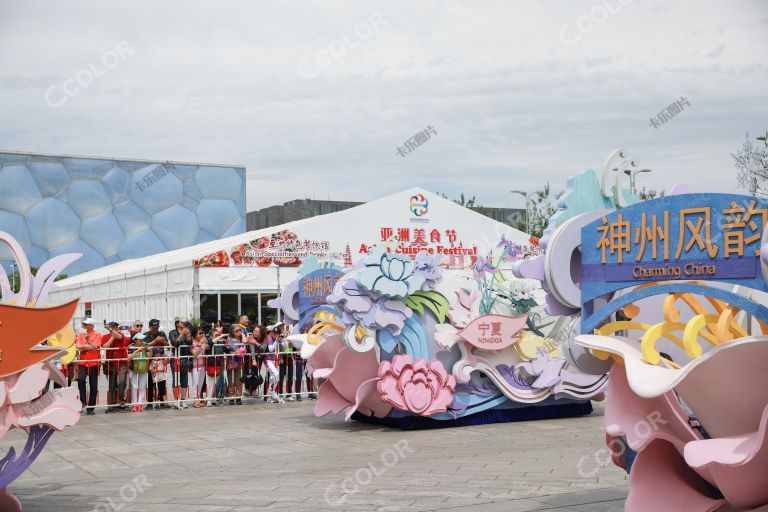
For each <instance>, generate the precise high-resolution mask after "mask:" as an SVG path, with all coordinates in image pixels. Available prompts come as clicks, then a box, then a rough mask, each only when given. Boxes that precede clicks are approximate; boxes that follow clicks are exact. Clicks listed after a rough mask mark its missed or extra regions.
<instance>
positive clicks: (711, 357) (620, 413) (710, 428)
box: [576, 335, 768, 512]
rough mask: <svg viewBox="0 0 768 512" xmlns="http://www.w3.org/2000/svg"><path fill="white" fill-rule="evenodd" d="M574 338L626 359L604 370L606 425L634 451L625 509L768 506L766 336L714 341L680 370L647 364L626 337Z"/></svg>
mask: <svg viewBox="0 0 768 512" xmlns="http://www.w3.org/2000/svg"><path fill="white" fill-rule="evenodd" d="M576 341H577V343H580V344H581V345H583V346H585V347H587V348H589V349H592V350H599V351H604V352H607V353H609V354H613V355H614V356H615V357H617V358H620V360H621V361H622V363H623V364H619V363H614V364H613V366H612V368H611V371H610V380H609V390H610V392H609V393H608V399H607V402H606V409H605V411H606V412H605V414H606V415H605V424H606V433H607V434H608V435H609V436H612V437H616V436H624V437H626V440H627V444H628V445H629V447H630V448H632V450H634V451H636V452H638V454H637V457H636V459H635V461H634V464H633V466H632V470H631V472H630V477H629V478H630V480H629V481H630V493H629V498H628V499H627V504H626V510H627V511H628V512H639V511H647V510H686V511H690V512H696V511H701V512H704V511H713V510H719V509H721V508H722V507H728V508H727V510H753V509H754V510H766V507H768V485H766V475H767V474H768V391H766V390H768V376H766V373H765V367H764V363H765V361H766V360H768V337H765V336H763V337H747V338H741V339H738V340H734V341H731V342H728V343H725V344H723V345H719V346H717V347H715V348H713V349H712V350H710V351H709V352H707V353H705V354H704V355H703V356H701V357H699V358H697V359H694V360H693V361H692V362H690V363H688V364H686V365H685V366H683V367H682V368H671V367H669V366H671V365H668V364H667V365H662V366H660V365H651V364H649V363H647V362H646V361H645V359H644V358H643V354H642V353H641V351H640V350H639V347H638V346H637V343H636V342H634V341H633V340H631V339H629V338H619V337H612V336H600V335H584V336H578V337H577V338H576ZM734 369H735V370H736V371H734ZM724 375H728V376H729V377H728V381H727V385H723V376H724ZM681 399H682V401H683V402H684V403H685V405H686V406H687V407H688V408H689V411H688V410H686V409H685V408H684V407H683V404H682V403H681V401H680V400H681ZM690 418H696V419H697V421H698V422H700V423H701V424H702V425H703V426H704V428H706V430H700V429H697V428H694V427H692V426H691V424H692V423H691V421H689V420H690Z"/></svg>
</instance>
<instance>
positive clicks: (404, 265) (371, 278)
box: [358, 246, 426, 298]
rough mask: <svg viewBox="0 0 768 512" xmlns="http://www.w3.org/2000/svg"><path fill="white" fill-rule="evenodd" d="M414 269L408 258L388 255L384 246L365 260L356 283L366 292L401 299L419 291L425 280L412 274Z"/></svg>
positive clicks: (414, 273) (416, 274)
mask: <svg viewBox="0 0 768 512" xmlns="http://www.w3.org/2000/svg"><path fill="white" fill-rule="evenodd" d="M415 267H416V266H415V264H414V263H413V261H411V259H410V258H409V257H408V256H404V255H402V254H396V253H390V252H387V250H386V248H385V247H384V246H378V247H376V248H375V249H374V250H373V251H372V252H371V254H370V255H369V256H368V258H366V261H365V267H364V268H363V270H362V272H361V273H360V275H359V276H358V281H359V283H360V285H361V286H362V287H363V288H365V289H366V290H368V291H371V292H374V293H378V294H379V295H383V296H385V297H390V298H403V297H405V296H406V295H408V294H410V293H413V292H415V291H417V290H419V289H420V288H421V285H422V284H424V281H425V279H426V278H425V277H424V276H423V275H422V274H419V273H416V272H414V271H415Z"/></svg>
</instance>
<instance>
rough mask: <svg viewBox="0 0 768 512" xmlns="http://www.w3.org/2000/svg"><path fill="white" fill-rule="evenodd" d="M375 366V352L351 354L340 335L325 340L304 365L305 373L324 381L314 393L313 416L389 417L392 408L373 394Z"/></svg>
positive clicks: (333, 335)
mask: <svg viewBox="0 0 768 512" xmlns="http://www.w3.org/2000/svg"><path fill="white" fill-rule="evenodd" d="M378 365H379V363H378V361H377V360H376V351H375V350H370V351H368V352H354V351H352V350H350V349H349V348H347V346H346V344H345V343H344V338H343V336H342V334H341V333H334V334H331V335H329V336H326V337H325V340H324V341H323V342H322V343H321V344H320V346H319V347H318V348H317V349H316V350H315V351H314V352H313V353H312V355H311V357H310V358H309V360H308V362H307V373H309V374H311V375H312V376H313V377H314V378H315V379H326V381H325V382H323V383H322V384H321V385H320V388H319V389H318V398H317V404H315V415H316V416H325V415H326V414H328V413H334V414H338V413H340V412H342V411H346V419H347V420H349V419H350V418H351V417H352V414H353V413H354V412H355V411H360V413H361V414H366V415H371V414H373V415H374V416H376V417H379V418H383V417H384V416H386V415H387V414H389V411H391V410H392V406H391V405H389V404H387V403H384V402H382V401H381V398H380V397H379V393H378V392H377V391H376V382H377V380H378V377H377V374H376V372H377V370H378V368H379V366H378Z"/></svg>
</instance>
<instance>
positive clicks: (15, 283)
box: [8, 267, 69, 293]
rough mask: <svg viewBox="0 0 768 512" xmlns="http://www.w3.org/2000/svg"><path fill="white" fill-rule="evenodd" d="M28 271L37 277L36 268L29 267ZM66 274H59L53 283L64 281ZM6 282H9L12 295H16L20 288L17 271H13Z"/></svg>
mask: <svg viewBox="0 0 768 512" xmlns="http://www.w3.org/2000/svg"><path fill="white" fill-rule="evenodd" d="M29 269H30V271H32V275H33V276H35V275H37V267H29ZM67 277H69V276H67V274H59V275H58V276H56V279H54V281H61V280H62V279H66V278H67ZM8 280H9V281H10V282H11V289H12V290H13V293H18V292H19V289H20V288H21V279H20V277H19V271H18V270H14V271H13V274H11V275H10V276H8Z"/></svg>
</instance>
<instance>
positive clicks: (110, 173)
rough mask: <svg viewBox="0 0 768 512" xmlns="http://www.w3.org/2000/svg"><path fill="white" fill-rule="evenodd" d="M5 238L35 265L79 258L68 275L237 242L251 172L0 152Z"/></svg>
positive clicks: (0, 253) (4, 256)
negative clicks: (196, 247) (206, 245)
mask: <svg viewBox="0 0 768 512" xmlns="http://www.w3.org/2000/svg"><path fill="white" fill-rule="evenodd" d="M0 231H6V232H8V233H10V234H11V235H13V236H14V237H15V238H16V240H18V241H19V243H21V244H22V246H23V247H24V250H25V252H26V253H27V257H28V258H29V261H30V264H31V265H33V266H39V265H40V264H41V263H43V262H44V261H46V260H47V259H49V258H51V257H53V256H56V255H58V254H63V253H70V252H79V253H82V254H83V257H82V258H80V259H79V260H77V261H76V262H74V263H72V264H71V265H69V266H68V267H67V271H68V273H69V274H70V275H73V274H78V273H81V272H85V271H87V270H91V269H94V268H98V267H103V266H104V265H109V264H111V263H116V262H118V261H121V260H126V259H132V258H141V257H143V256H149V255H151V254H155V253H159V252H163V251H169V250H174V249H181V248H183V247H187V246H190V245H194V244H198V243H203V242H209V241H211V240H215V239H218V238H222V237H227V236H231V235H237V234H240V233H243V232H245V168H243V167H227V166H219V165H197V164H188V163H183V164H182V163H176V162H152V161H137V160H110V159H104V158H81V157H70V156H57V155H37V154H31V153H11V152H1V153H0ZM10 259H11V255H10V253H9V252H8V251H7V249H6V248H5V247H3V248H0V262H2V263H3V264H4V265H6V269H7V268H8V263H9V262H10Z"/></svg>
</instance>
